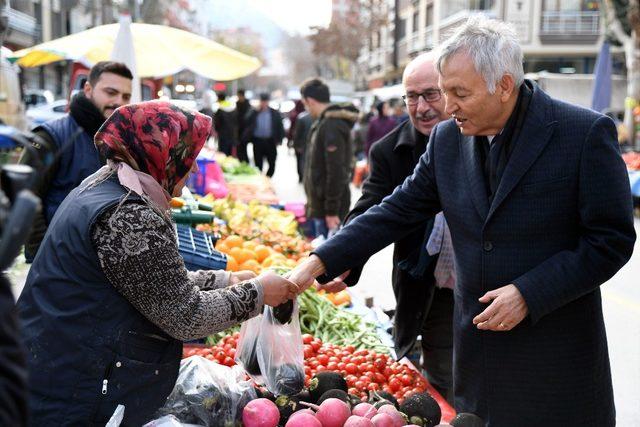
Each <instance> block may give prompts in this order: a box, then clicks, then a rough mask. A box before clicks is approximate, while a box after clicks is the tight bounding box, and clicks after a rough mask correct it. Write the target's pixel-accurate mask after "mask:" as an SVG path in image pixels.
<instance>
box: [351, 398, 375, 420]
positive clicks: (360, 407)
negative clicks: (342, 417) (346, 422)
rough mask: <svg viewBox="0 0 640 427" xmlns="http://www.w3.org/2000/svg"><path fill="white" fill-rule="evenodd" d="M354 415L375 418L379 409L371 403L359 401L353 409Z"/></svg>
mask: <svg viewBox="0 0 640 427" xmlns="http://www.w3.org/2000/svg"><path fill="white" fill-rule="evenodd" d="M352 413H353V415H357V416H359V417H365V418H369V419H371V418H373V416H374V415H376V414H377V413H378V410H377V409H376V408H375V407H374V406H373V405H372V404H370V403H366V402H363V403H358V404H357V405H356V406H355V408H353V411H352Z"/></svg>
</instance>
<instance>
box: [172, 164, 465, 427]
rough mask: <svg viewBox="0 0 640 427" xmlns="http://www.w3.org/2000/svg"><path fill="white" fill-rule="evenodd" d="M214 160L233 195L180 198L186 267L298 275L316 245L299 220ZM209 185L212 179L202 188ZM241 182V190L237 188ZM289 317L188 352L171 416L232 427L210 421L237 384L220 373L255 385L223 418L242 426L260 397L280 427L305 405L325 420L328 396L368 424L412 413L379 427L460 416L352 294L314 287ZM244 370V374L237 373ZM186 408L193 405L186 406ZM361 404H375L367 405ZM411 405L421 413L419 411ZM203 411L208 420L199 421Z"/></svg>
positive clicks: (238, 171) (237, 169) (262, 187)
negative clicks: (217, 399)
mask: <svg viewBox="0 0 640 427" xmlns="http://www.w3.org/2000/svg"><path fill="white" fill-rule="evenodd" d="M211 160H213V161H214V162H215V163H216V164H217V165H219V166H220V169H221V170H222V171H223V177H222V178H223V179H224V184H225V186H226V187H227V188H228V189H229V192H228V194H227V195H225V196H224V197H220V198H215V197H213V195H212V194H207V195H205V196H199V195H194V197H193V199H186V200H185V199H174V201H173V202H172V206H174V212H173V213H174V218H175V219H176V221H177V222H179V223H181V224H179V225H178V235H179V242H180V253H181V254H182V255H183V257H184V258H185V262H186V264H187V267H188V268H193V269H196V268H202V266H203V265H207V264H206V263H209V264H208V265H209V266H210V267H209V268H214V267H213V266H214V265H215V266H217V268H220V267H221V266H222V265H224V268H226V269H227V270H230V271H238V270H252V271H254V272H256V273H260V272H261V271H262V270H263V269H267V268H269V269H275V270H276V271H278V272H280V273H283V272H286V271H287V270H288V269H291V268H293V267H295V265H296V264H297V263H298V262H299V260H301V259H303V257H305V256H306V255H307V254H308V253H309V251H310V250H311V245H310V243H309V242H308V240H307V239H306V238H305V237H304V236H303V235H302V234H301V232H300V229H299V223H298V221H297V215H296V214H295V213H294V212H290V211H287V210H284V209H282V208H283V207H284V206H281V205H278V204H277V203H272V202H276V200H275V199H274V200H270V199H269V197H265V195H266V194H268V193H269V191H268V189H269V188H270V182H269V180H268V179H267V178H264V177H262V176H261V175H259V174H255V173H253V171H252V170H251V169H250V168H247V167H246V166H244V165H240V164H239V163H237V161H233V160H231V159H229V158H221V157H216V158H215V159H209V160H208V161H209V162H210V161H211ZM210 164H211V163H208V164H207V165H205V168H204V170H205V171H211V170H212V169H210V168H211V166H210ZM202 170H203V168H202V167H201V171H202ZM215 173H217V172H215ZM205 175H206V173H205ZM207 179H208V178H207V177H206V176H205V177H204V179H203V180H201V183H202V182H206V181H207ZM218 179H220V177H218ZM234 183H241V185H240V186H234ZM193 184H197V182H193ZM205 188H206V185H205ZM258 195H260V196H261V197H257V196H258ZM258 199H260V200H258ZM187 212H188V213H189V215H190V216H187ZM185 217H186V219H185ZM202 260H205V261H206V262H205V263H203V262H202ZM285 311H286V310H285ZM281 312H282V311H278V308H277V309H271V308H269V307H267V308H265V312H264V313H263V314H262V315H261V316H258V317H257V318H253V319H251V320H249V321H247V322H245V323H244V324H243V326H242V328H240V327H236V328H232V329H229V330H226V331H223V332H221V333H219V334H215V335H213V336H210V337H208V338H207V339H206V340H205V341H204V342H200V343H191V344H186V345H185V347H184V352H183V357H184V360H183V365H182V370H181V371H185V372H186V371H188V372H190V373H191V374H190V375H186V373H185V379H184V380H183V382H184V381H187V379H188V381H189V383H188V384H185V383H181V379H180V378H179V379H178V383H177V385H176V389H174V394H175V395H172V396H173V397H170V399H169V400H170V402H171V404H170V405H169V404H168V405H169V406H170V407H169V408H165V412H164V414H165V415H170V414H173V415H175V416H177V417H178V419H180V420H182V422H195V423H196V424H197V423H202V425H226V424H219V423H220V422H221V420H220V419H219V418H215V420H216V421H211V418H207V417H211V416H212V415H211V411H213V408H214V407H212V406H211V405H210V403H211V401H210V400H208V399H210V398H211V397H212V396H218V395H219V394H220V390H227V392H226V393H230V392H229V391H228V390H229V387H230V386H229V384H227V383H225V384H224V385H220V376H221V375H222V376H224V377H225V378H227V381H228V379H229V378H235V381H236V382H235V383H234V384H235V385H234V386H233V387H236V388H237V387H240V388H242V389H243V390H245V391H246V390H248V387H249V386H248V385H247V384H249V385H250V389H251V390H250V391H249V395H247V394H246V393H245V392H243V393H244V394H242V393H241V395H242V398H240V397H238V398H234V399H230V398H229V399H227V400H228V402H227V403H226V404H231V403H229V402H232V404H233V405H235V406H234V408H233V409H232V410H231V409H229V408H227V409H226V410H225V411H224V413H226V414H228V416H229V417H230V418H228V419H226V420H225V422H227V423H230V422H232V421H233V422H240V420H242V422H243V423H244V425H251V421H250V420H251V419H252V417H251V415H250V414H249V415H247V414H248V413H250V412H251V406H249V405H248V402H253V401H260V402H262V401H261V399H267V400H271V401H273V402H274V404H275V407H276V408H277V409H278V418H277V420H276V421H277V422H276V424H273V426H274V427H275V425H282V426H284V425H290V424H288V423H287V420H288V419H289V416H291V414H292V413H293V412H299V411H300V410H302V409H303V408H304V407H305V404H302V403H300V402H307V403H309V404H311V405H315V406H312V407H313V408H314V411H313V412H312V414H313V415H312V416H313V417H315V418H317V417H318V416H320V415H319V414H322V413H323V412H322V411H323V409H322V408H323V406H322V402H323V401H325V400H327V399H329V398H333V399H335V398H337V399H343V400H346V403H347V406H348V416H352V415H353V416H358V415H362V414H361V412H362V411H363V408H367V409H368V410H369V411H370V413H369V414H368V415H370V416H369V418H373V416H374V415H377V414H378V412H380V411H381V410H380V408H381V407H382V406H385V405H387V408H386V409H384V410H382V411H381V412H380V414H381V416H379V417H378V418H377V419H383V420H387V416H386V415H385V416H382V414H383V413H384V412H385V411H389V414H387V415H388V417H390V418H391V419H393V418H394V417H396V418H397V419H396V421H397V420H398V419H399V418H398V417H400V415H396V413H399V412H400V411H402V412H409V413H410V414H408V415H410V416H409V417H408V418H406V419H404V422H403V423H400V422H399V421H398V422H397V423H396V424H371V425H410V424H411V423H412V422H413V423H415V424H416V425H436V424H438V423H440V422H441V421H442V422H449V421H451V420H452V419H453V418H454V417H455V415H456V414H455V411H454V410H453V408H452V407H451V406H450V405H449V404H448V403H447V402H446V401H445V400H444V399H443V398H442V396H440V395H439V394H438V392H437V391H436V390H435V389H433V387H432V386H431V385H430V384H429V383H428V381H427V380H426V379H425V378H424V376H423V375H422V374H421V372H420V371H419V370H418V369H416V368H415V366H414V365H413V364H412V363H411V362H410V361H409V360H407V359H406V358H405V359H403V360H401V361H396V360H395V355H394V352H393V340H392V337H391V335H390V334H389V327H390V325H391V324H390V321H389V318H388V317H386V315H384V314H383V313H382V311H381V310H376V309H375V307H374V308H369V307H367V306H366V305H365V304H364V302H363V301H361V300H359V299H358V298H356V297H354V296H353V295H351V294H350V293H349V292H348V291H342V292H340V293H337V294H327V293H324V292H318V291H315V290H314V289H313V288H312V289H309V290H307V291H305V292H304V293H303V294H302V295H300V296H299V297H298V299H297V303H296V305H295V310H294V309H293V304H291V308H290V310H289V312H288V315H289V320H285V321H282V322H281V320H282V319H279V318H278V316H279V315H281ZM273 313H275V314H273ZM265 319H269V320H268V321H266V320H265ZM274 319H278V320H274ZM291 319H293V320H291ZM265 321H266V323H264V322H265ZM261 322H262V323H261ZM292 325H293V326H292ZM252 331H253V332H252ZM255 331H259V333H258V332H255ZM283 334H284V335H283ZM272 336H277V337H279V338H278V339H277V340H276V341H277V342H275V343H274V342H267V343H265V342H264V340H265V339H267V338H265V337H272ZM247 349H250V350H247ZM198 357H201V358H204V359H205V360H206V361H207V362H208V363H209V364H210V365H216V366H218V367H214V368H212V367H211V366H209V368H204V367H203V366H201V363H202V362H196V361H194V360H196V359H198ZM282 358H285V359H286V363H284V362H283V360H285V359H282ZM281 359H282V360H281ZM274 360H279V361H280V362H278V363H276V362H274ZM269 361H271V363H269ZM220 365H221V366H223V367H224V368H226V369H228V371H225V372H226V373H225V374H221V373H218V374H216V375H214V377H216V378H218V379H217V380H215V381H214V380H211V381H214V382H215V384H213V383H212V384H210V385H209V386H207V387H205V386H199V388H197V390H198V391H197V392H194V393H195V395H193V394H190V395H189V396H188V397H187V396H186V395H185V389H186V388H187V386H189V387H191V385H192V382H193V370H194V369H196V367H197V369H198V370H203V369H204V371H206V372H209V373H211V369H215V370H220V369H222V368H220V367H219V366H220ZM204 366H207V365H206V364H205V365H204ZM238 370H240V372H242V373H245V374H246V376H243V375H242V374H238ZM326 376H329V377H331V378H333V379H332V381H333V382H331V381H330V384H329V385H322V387H320V389H318V390H316V388H317V387H318V383H319V382H320V383H322V382H323V381H325V380H324V379H323V378H325V377H326ZM182 377H183V374H182V373H181V378H182ZM233 387H231V388H233ZM338 390H339V391H338ZM321 391H322V393H320V392H321ZM325 392H327V393H328V395H327V396H329V397H327V396H325V399H324V400H323V399H322V396H321V394H324V393H325ZM329 392H330V393H329ZM187 394H188V393H187ZM178 395H179V396H178ZM238 396H240V395H238ZM412 396H413V397H412ZM225 399H226V398H225ZM185 401H187V402H188V405H186V406H185V404H184V402H185ZM225 401H226V400H225ZM283 401H285V402H287V403H286V404H284V405H285V406H288V407H289V408H290V409H291V408H295V410H289V411H288V412H287V411H284V412H283V408H282V405H283V403H282V402H283ZM414 401H416V402H418V403H419V404H418V403H416V402H414ZM207 402H208V403H207ZM292 402H293V403H292ZM412 402H413V403H412ZM363 403H366V405H369V406H366V405H365V406H362V405H360V404H363ZM208 404H209V407H208V406H207V405H208ZM260 405H262V406H260ZM260 405H259V407H260V411H262V412H265V411H266V412H268V411H269V407H270V406H269V404H267V403H264V402H262V403H260ZM265 405H266V406H265ZM334 405H337V407H338V408H340V404H336V403H335V402H334ZM407 405H408V406H407ZM375 406H377V407H375ZM171 407H172V408H174V409H173V410H172V409H171ZM413 407H417V408H418V409H417V410H414V409H415V408H414V409H411V408H413ZM176 408H179V409H180V410H177V409H176ZM203 408H204V409H203ZM207 408H209V410H207ZM247 408H249V409H247ZM371 408H373V409H371ZM271 409H273V408H271ZM342 409H343V415H347V411H346V410H344V407H342ZM217 410H218V411H220V408H217ZM335 410H336V409H335V408H334V409H332V411H335ZM181 411H182V412H181ZM203 411H204V415H203ZM416 411H417V412H416ZM420 411H422V412H420ZM185 413H188V416H187V415H185ZM198 413H199V414H201V415H200V416H197V415H194V414H198ZM333 415H335V414H333ZM181 417H182V418H181ZM194 417H195V418H194ZM231 418H233V419H231ZM365 418H366V417H365ZM207 420H209V421H207ZM248 420H249V421H248ZM207 422H208V423H209V424H207ZM345 422H346V419H345V420H342V421H341V423H339V424H335V425H336V426H342V425H350V424H345ZM306 423H307V424H291V425H315V424H313V421H310V420H309V419H307V421H306ZM228 425H234V424H228ZM260 425H269V424H260ZM322 425H324V424H322ZM353 425H359V424H353ZM362 425H368V424H366V423H365V424H362Z"/></svg>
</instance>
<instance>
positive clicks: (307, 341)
mask: <svg viewBox="0 0 640 427" xmlns="http://www.w3.org/2000/svg"><path fill="white" fill-rule="evenodd" d="M311 341H313V335H309V334H302V343H303V344H311Z"/></svg>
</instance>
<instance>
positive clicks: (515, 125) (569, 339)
mask: <svg viewBox="0 0 640 427" xmlns="http://www.w3.org/2000/svg"><path fill="white" fill-rule="evenodd" d="M436 64H437V66H438V71H439V87H440V88H441V89H442V91H443V93H444V95H445V101H446V107H445V112H447V113H448V114H450V115H452V116H453V119H451V120H446V121H444V122H441V123H439V124H438V125H436V127H435V128H434V129H433V130H432V131H431V136H430V139H429V144H428V146H427V151H426V153H425V154H424V155H423V156H422V157H421V158H420V161H419V163H418V166H416V169H415V171H414V173H413V175H411V177H409V178H407V179H406V180H405V181H404V183H403V184H402V186H400V187H398V188H396V190H395V191H394V192H393V194H392V195H391V196H389V197H387V198H385V199H384V201H383V202H382V203H381V204H379V205H378V206H374V207H372V208H371V209H369V210H368V211H367V212H366V213H364V214H362V215H360V217H358V218H356V219H355V220H354V221H352V222H351V223H349V225H347V226H346V227H344V228H343V229H342V230H341V231H340V232H339V233H338V234H336V235H335V236H334V237H333V238H332V239H330V240H329V241H328V242H326V243H324V244H323V245H322V246H320V247H319V248H318V249H316V251H315V253H314V255H312V256H311V257H310V258H309V259H308V260H306V261H305V262H303V263H302V264H300V265H299V266H298V267H296V269H294V270H293V271H292V272H291V276H290V279H291V280H292V281H294V282H295V283H297V284H298V285H300V288H301V291H302V289H305V288H306V287H307V286H310V285H311V284H312V283H313V280H312V279H313V277H317V276H319V275H321V274H322V273H325V276H326V277H330V278H332V277H337V276H339V275H340V274H341V273H343V272H345V271H346V270H348V269H349V268H351V267H353V266H354V265H358V264H361V263H362V261H363V260H365V259H367V258H368V257H369V256H371V254H373V253H375V252H377V251H378V250H380V249H381V248H383V247H385V246H386V245H387V244H389V243H390V242H393V241H394V240H397V239H398V238H402V237H404V236H406V235H408V234H410V233H412V232H415V230H416V229H418V227H420V226H422V225H423V224H424V223H425V222H426V221H428V220H429V219H431V218H433V216H434V215H435V214H436V213H437V212H439V211H443V212H444V215H445V216H446V218H447V223H448V224H449V227H450V229H451V238H452V241H453V247H454V249H455V267H456V287H455V293H454V295H455V309H454V344H453V346H454V355H455V356H454V388H455V390H454V392H455V407H456V409H457V410H458V411H459V412H472V413H475V414H477V415H479V416H481V417H482V418H483V419H484V421H485V422H486V425H487V427H507V426H518V427H539V426H545V427H564V426H567V425H571V426H581V427H605V426H606V427H613V426H614V425H615V406H614V399H613V388H612V384H611V369H610V365H609V353H608V349H607V337H606V331H605V325H604V319H603V315H602V302H601V293H600V286H601V285H602V284H603V283H604V282H605V281H607V280H609V279H610V278H611V277H612V276H613V275H614V274H615V273H616V272H617V271H618V270H619V269H620V268H621V267H622V266H623V265H624V264H625V263H626V262H627V261H628V260H629V258H630V257H631V253H632V252H633V246H634V242H635V239H636V235H635V231H634V226H633V213H632V203H631V194H630V188H629V179H628V175H627V171H626V168H625V165H624V162H623V161H622V158H621V157H620V153H619V148H618V142H617V138H616V129H615V124H614V123H613V121H612V120H611V119H610V118H608V117H606V116H603V115H601V114H599V113H596V112H594V111H592V110H588V109H585V108H581V107H578V106H575V105H571V104H567V103H564V102H562V101H558V100H555V99H552V98H551V97H549V96H548V95H547V94H546V93H544V92H543V91H542V90H541V89H540V88H539V87H538V86H537V85H535V83H533V82H531V81H529V80H525V79H524V70H523V67H522V49H521V47H520V45H519V43H518V38H517V35H516V32H515V30H514V29H513V28H512V27H511V26H510V25H509V24H506V23H504V22H501V21H496V20H491V19H488V18H485V17H480V16H474V17H472V18H470V19H469V20H468V21H467V22H466V23H465V24H463V25H461V26H460V27H459V29H458V30H457V32H456V34H454V36H453V37H452V38H450V39H449V40H447V41H446V42H445V43H444V44H443V46H442V47H441V53H440V54H439V56H438V60H437V62H436ZM489 142H490V143H489ZM326 277H323V278H321V279H320V280H323V281H324V280H326Z"/></svg>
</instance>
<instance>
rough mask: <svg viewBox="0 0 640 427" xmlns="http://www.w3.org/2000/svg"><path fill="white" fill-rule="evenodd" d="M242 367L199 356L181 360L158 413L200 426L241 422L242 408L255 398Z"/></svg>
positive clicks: (230, 424) (228, 424) (231, 424)
mask: <svg viewBox="0 0 640 427" xmlns="http://www.w3.org/2000/svg"><path fill="white" fill-rule="evenodd" d="M256 398H257V395H256V392H255V390H254V388H253V386H252V385H251V382H250V381H246V380H245V374H244V371H243V370H242V368H240V367H233V368H229V367H228V366H224V365H220V364H218V363H215V362H211V361H209V360H207V359H205V358H203V357H200V356H191V357H189V358H187V359H184V360H182V362H181V364H180V373H179V375H178V380H177V381H176V385H175V387H174V388H173V391H172V392H171V394H170V395H169V397H168V398H167V401H166V403H165V406H164V407H162V408H161V409H160V411H159V415H160V416H164V415H174V416H175V417H176V418H177V419H178V420H179V421H180V422H182V423H192V424H199V425H203V426H220V427H222V426H224V427H226V426H236V425H241V424H240V423H241V419H242V409H243V408H244V407H245V405H246V404H247V403H248V402H249V401H251V400H253V399H256Z"/></svg>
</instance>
